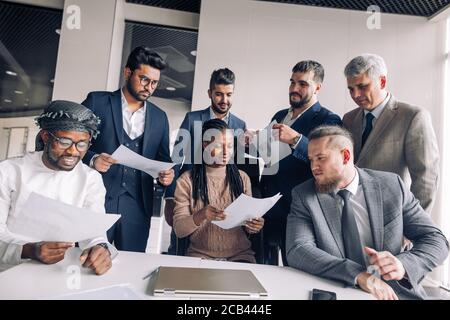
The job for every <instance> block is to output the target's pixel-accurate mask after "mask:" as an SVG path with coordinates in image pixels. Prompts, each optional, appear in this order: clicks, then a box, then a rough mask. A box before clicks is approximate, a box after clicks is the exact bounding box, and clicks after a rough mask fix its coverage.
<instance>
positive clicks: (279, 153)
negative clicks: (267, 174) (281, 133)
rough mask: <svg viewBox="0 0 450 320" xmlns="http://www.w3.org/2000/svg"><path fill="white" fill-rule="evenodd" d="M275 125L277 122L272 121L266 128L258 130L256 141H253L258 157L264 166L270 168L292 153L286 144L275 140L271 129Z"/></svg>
mask: <svg viewBox="0 0 450 320" xmlns="http://www.w3.org/2000/svg"><path fill="white" fill-rule="evenodd" d="M276 123H277V121H276V120H273V121H272V122H271V123H270V124H269V125H268V126H267V127H265V128H264V129H261V130H259V131H258V133H257V135H256V139H254V140H253V144H254V145H255V147H256V148H257V150H258V154H259V156H260V157H261V158H262V159H263V160H264V163H265V164H267V165H270V166H273V165H275V164H277V163H278V162H280V161H281V160H283V159H284V158H286V157H287V156H289V155H290V154H291V153H292V150H291V147H290V146H289V145H288V144H286V143H284V142H280V141H279V140H277V139H275V137H274V135H273V129H272V127H273V125H274V124H276Z"/></svg>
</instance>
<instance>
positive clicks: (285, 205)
mask: <svg viewBox="0 0 450 320" xmlns="http://www.w3.org/2000/svg"><path fill="white" fill-rule="evenodd" d="M288 111H289V109H284V110H281V111H278V112H277V113H276V114H275V115H274V116H273V118H272V121H273V120H276V121H277V122H278V123H281V122H282V121H283V119H284V118H285V117H286V115H287V113H288ZM322 124H331V125H342V121H341V118H340V117H339V116H338V115H337V114H335V113H333V112H331V111H330V110H328V109H326V108H324V107H322V106H321V105H320V103H319V102H316V103H315V104H314V105H312V106H311V107H310V108H309V109H308V110H307V111H306V112H305V113H304V114H302V115H301V116H300V117H299V118H298V119H297V120H296V121H295V122H294V123H293V124H292V126H291V128H292V129H294V130H295V131H297V132H298V133H300V134H302V138H301V140H300V142H299V144H298V145H297V147H296V148H295V150H293V152H292V154H291V155H289V156H287V157H286V158H284V159H283V160H281V161H280V162H279V163H278V165H279V167H278V172H277V174H275V175H263V176H262V178H261V188H262V194H263V196H264V197H270V196H273V195H275V194H277V193H278V192H280V193H281V194H282V195H283V197H282V198H281V199H280V201H278V203H277V205H276V206H275V207H274V208H273V210H271V211H269V213H268V214H267V215H266V217H267V218H269V219H270V218H274V215H279V214H280V215H282V216H283V218H286V217H287V215H288V213H289V210H290V204H291V191H292V189H293V188H294V187H295V186H296V185H298V184H300V183H302V182H305V181H306V180H308V179H310V178H312V174H311V168H310V164H309V160H308V142H309V141H308V135H309V133H310V132H311V131H312V129H314V128H315V127H318V126H320V125H322ZM275 211H278V212H279V213H275ZM280 211H281V212H280Z"/></svg>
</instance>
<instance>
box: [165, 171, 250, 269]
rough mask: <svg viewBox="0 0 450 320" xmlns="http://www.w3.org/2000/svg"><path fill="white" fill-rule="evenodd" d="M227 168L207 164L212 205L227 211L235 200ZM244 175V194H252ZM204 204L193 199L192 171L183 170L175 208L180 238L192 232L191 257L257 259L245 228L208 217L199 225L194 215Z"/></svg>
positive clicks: (176, 231) (175, 227)
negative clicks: (227, 225) (220, 223)
mask: <svg viewBox="0 0 450 320" xmlns="http://www.w3.org/2000/svg"><path fill="white" fill-rule="evenodd" d="M225 170H226V167H219V168H213V167H210V166H207V167H206V173H207V181H208V197H209V202H210V205H212V206H213V207H215V208H217V209H220V210H223V209H225V208H226V207H227V206H228V205H229V204H231V203H232V202H233V201H232V199H231V194H230V189H229V187H228V186H226V185H225V182H226V180H225V176H226V173H225ZM239 174H240V175H241V177H242V182H243V186H244V193H245V194H247V195H249V196H251V192H252V191H251V184H250V179H249V177H248V176H247V174H246V173H245V172H243V171H239ZM203 207H204V204H203V203H202V201H201V200H198V201H197V205H196V206H194V199H193V198H192V178H191V171H187V172H185V173H183V174H182V175H181V176H180V177H179V178H178V180H177V187H176V190H175V209H174V218H173V229H174V231H175V233H176V235H177V236H178V237H180V238H183V237H186V236H189V235H190V245H189V248H188V250H187V255H188V256H194V257H201V258H206V259H218V258H222V259H226V260H230V261H237V260H239V261H248V262H255V253H254V252H253V251H252V250H251V243H250V241H249V239H248V237H247V234H246V232H245V230H244V228H243V227H236V228H232V229H228V230H225V229H222V228H220V227H218V226H216V225H215V224H212V223H211V222H209V221H208V220H206V219H205V220H204V221H203V222H202V223H201V224H200V225H199V226H197V225H196V224H195V222H194V219H193V214H195V213H196V212H198V211H199V210H200V209H202V208H203Z"/></svg>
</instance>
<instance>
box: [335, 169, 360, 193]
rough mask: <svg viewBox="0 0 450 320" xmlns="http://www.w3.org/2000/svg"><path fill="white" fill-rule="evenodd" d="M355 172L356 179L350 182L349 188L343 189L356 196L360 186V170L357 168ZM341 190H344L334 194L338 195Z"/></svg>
mask: <svg viewBox="0 0 450 320" xmlns="http://www.w3.org/2000/svg"><path fill="white" fill-rule="evenodd" d="M354 170H355V177H354V178H353V180H352V182H350V184H349V185H348V186H346V187H345V188H343V189H345V190H347V191H349V192H350V193H351V194H352V195H353V196H355V195H356V193H357V192H358V185H359V173H358V170H356V168H354ZM339 190H342V189H337V190H335V192H334V194H335V195H336V194H337V193H338V191H339Z"/></svg>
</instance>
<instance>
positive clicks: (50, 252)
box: [0, 100, 117, 274]
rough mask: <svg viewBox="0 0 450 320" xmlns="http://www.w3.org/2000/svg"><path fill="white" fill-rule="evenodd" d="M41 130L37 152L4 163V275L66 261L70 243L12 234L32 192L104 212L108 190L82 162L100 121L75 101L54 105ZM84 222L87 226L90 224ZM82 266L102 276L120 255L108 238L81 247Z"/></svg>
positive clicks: (0, 177) (0, 248)
mask: <svg viewBox="0 0 450 320" xmlns="http://www.w3.org/2000/svg"><path fill="white" fill-rule="evenodd" d="M36 122H37V125H38V126H39V128H40V129H41V130H40V131H39V133H38V136H37V137H36V152H28V153H26V154H25V155H24V156H23V157H20V158H12V159H7V160H4V161H2V162H0V271H2V270H5V269H7V268H10V267H12V266H14V265H17V264H19V263H21V262H23V261H27V260H28V259H32V260H37V261H39V262H42V263H45V264H53V263H57V262H59V261H61V260H63V259H64V256H65V253H66V251H67V249H69V248H70V247H73V246H74V245H76V244H75V243H71V242H56V241H41V242H29V239H28V238H25V237H23V236H21V235H18V234H14V233H12V232H11V231H10V230H8V224H7V222H8V219H13V218H17V217H19V216H20V213H21V210H22V208H23V206H24V203H25V202H26V200H27V199H28V197H29V195H30V194H31V193H32V192H34V193H37V194H40V195H42V196H45V197H48V198H51V199H55V200H58V201H61V202H64V203H66V204H69V205H73V206H76V207H80V208H86V209H89V210H90V211H93V212H98V213H103V214H104V213H105V209H104V206H103V205H104V202H105V193H106V190H105V187H104V186H103V182H102V178H101V176H100V174H99V173H98V172H96V171H95V170H93V169H91V168H89V167H88V166H87V165H85V164H83V163H82V162H81V161H80V160H81V159H82V158H83V156H84V155H85V154H86V152H87V150H88V148H89V146H90V144H91V139H93V138H95V136H97V134H98V133H99V132H98V130H97V127H98V125H99V122H100V120H99V118H98V117H96V116H95V115H94V113H93V112H92V111H91V110H89V109H88V108H86V107H84V106H82V105H80V104H78V103H74V102H71V101H63V100H57V101H53V102H51V103H50V104H49V105H48V107H47V108H46V109H45V110H44V112H43V113H42V114H41V115H40V116H39V117H37V118H36ZM86 223H89V221H88V219H87V220H86ZM78 245H79V247H80V249H82V250H83V251H82V253H81V255H80V264H82V265H83V266H84V267H87V268H90V269H92V270H93V271H94V272H95V273H96V274H103V273H105V272H106V271H108V270H109V269H110V268H111V265H112V262H111V260H112V259H113V258H114V257H115V256H116V255H117V250H116V249H115V248H114V247H113V246H112V245H111V244H109V243H108V242H107V240H106V237H105V235H103V236H102V235H99V237H96V238H94V239H88V240H83V241H80V242H79V243H78Z"/></svg>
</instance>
